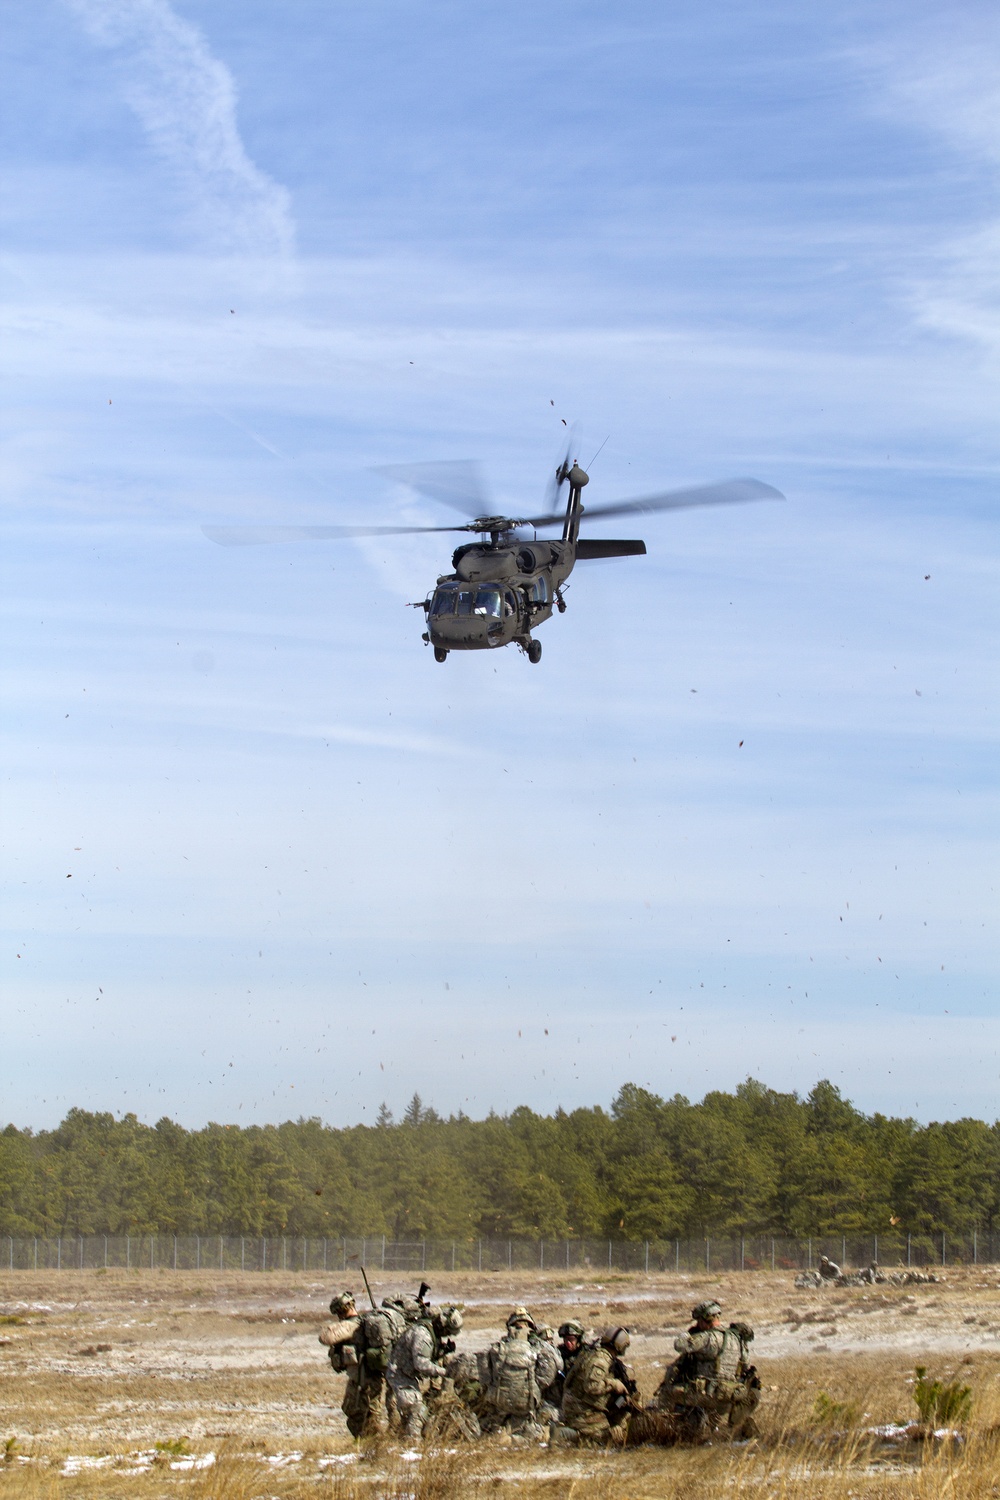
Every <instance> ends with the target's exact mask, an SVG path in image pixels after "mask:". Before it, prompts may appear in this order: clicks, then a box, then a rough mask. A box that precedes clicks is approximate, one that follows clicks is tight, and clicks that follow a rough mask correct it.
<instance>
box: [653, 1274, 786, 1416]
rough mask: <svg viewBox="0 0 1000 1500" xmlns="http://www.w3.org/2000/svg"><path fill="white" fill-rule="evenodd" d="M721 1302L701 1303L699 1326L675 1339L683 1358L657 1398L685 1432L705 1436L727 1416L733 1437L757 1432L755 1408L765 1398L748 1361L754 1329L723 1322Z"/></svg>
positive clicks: (696, 1322) (668, 1374) (695, 1314)
mask: <svg viewBox="0 0 1000 1500" xmlns="http://www.w3.org/2000/svg"><path fill="white" fill-rule="evenodd" d="M721 1314H722V1308H721V1306H720V1305H719V1303H718V1302H699V1304H698V1306H697V1307H695V1308H693V1309H692V1311H691V1316H692V1318H693V1319H694V1326H693V1327H692V1328H690V1329H689V1330H688V1332H687V1333H686V1334H684V1335H683V1336H682V1337H681V1338H679V1339H675V1340H674V1348H675V1349H676V1350H677V1356H678V1357H677V1359H676V1360H675V1361H674V1363H673V1364H672V1365H671V1366H670V1367H669V1369H668V1370H667V1372H666V1374H665V1376H664V1378H663V1384H662V1385H661V1386H660V1388H659V1390H658V1391H657V1393H656V1395H655V1397H654V1398H653V1407H654V1408H655V1409H657V1410H659V1411H661V1412H666V1413H669V1414H671V1415H672V1416H673V1417H674V1418H675V1419H676V1420H677V1423H678V1425H679V1427H680V1435H681V1436H683V1437H687V1438H690V1439H694V1440H695V1441H698V1440H702V1441H704V1440H705V1439H706V1438H708V1437H709V1436H710V1435H711V1433H712V1432H714V1431H715V1430H716V1429H717V1428H718V1426H719V1423H720V1422H721V1420H722V1418H723V1417H725V1418H726V1419H727V1421H728V1425H729V1430H730V1436H731V1437H733V1438H747V1437H755V1436H756V1434H757V1424H756V1423H755V1422H754V1419H753V1412H754V1410H755V1408H756V1406H757V1403H758V1402H759V1400H760V1381H759V1380H758V1378H757V1371H756V1369H755V1368H754V1366H753V1365H752V1364H750V1363H749V1362H748V1359H747V1355H748V1353H749V1349H750V1344H751V1342H752V1340H753V1329H752V1328H751V1327H750V1326H749V1324H747V1323H730V1325H729V1327H728V1328H723V1326H722V1317H721Z"/></svg>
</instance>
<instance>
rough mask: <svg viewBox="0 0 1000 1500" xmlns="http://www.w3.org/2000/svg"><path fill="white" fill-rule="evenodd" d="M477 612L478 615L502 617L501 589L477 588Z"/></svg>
mask: <svg viewBox="0 0 1000 1500" xmlns="http://www.w3.org/2000/svg"><path fill="white" fill-rule="evenodd" d="M475 613H476V614H477V615H489V616H490V617H491V618H492V619H494V620H499V618H500V590H499V589H477V590H476V603H475Z"/></svg>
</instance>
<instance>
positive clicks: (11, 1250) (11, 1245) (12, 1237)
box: [7, 1234, 14, 1271]
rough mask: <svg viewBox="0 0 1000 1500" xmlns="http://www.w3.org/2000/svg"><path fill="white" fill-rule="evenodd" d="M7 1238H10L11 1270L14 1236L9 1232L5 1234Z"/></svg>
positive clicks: (11, 1265) (12, 1265)
mask: <svg viewBox="0 0 1000 1500" xmlns="http://www.w3.org/2000/svg"><path fill="white" fill-rule="evenodd" d="M7 1238H8V1239H9V1240H10V1268H11V1270H12V1271H13V1269H14V1236H13V1235H12V1234H9V1235H8V1236H7Z"/></svg>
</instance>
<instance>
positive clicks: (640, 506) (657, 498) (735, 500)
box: [525, 479, 785, 526]
mask: <svg viewBox="0 0 1000 1500" xmlns="http://www.w3.org/2000/svg"><path fill="white" fill-rule="evenodd" d="M784 498H785V497H784V495H783V494H782V493H781V491H780V490H776V489H775V488H774V486H773V485H770V484H764V483H762V481H761V480H759V479H727V480H724V481H723V482H722V483H721V484H702V485H695V486H692V487H691V488H689V489H683V490H664V491H663V492H662V493H661V494H658V495H640V496H637V498H636V499H635V500H618V501H615V502H613V503H612V504H610V505H594V506H591V505H585V506H584V508H583V519H584V520H585V521H599V520H601V518H602V517H604V516H637V515H648V514H650V513H651V512H653V511H657V510H686V509H688V508H689V507H691V506H694V505H741V504H743V503H744V502H746V501H747V500H784ZM564 519H565V518H564V516H563V514H562V512H561V511H553V512H552V513H551V514H550V515H547V516H528V517H527V518H526V523H525V524H526V525H528V526H551V525H553V524H554V523H555V522H556V521H562V520H564Z"/></svg>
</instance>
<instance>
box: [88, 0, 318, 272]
mask: <svg viewBox="0 0 1000 1500" xmlns="http://www.w3.org/2000/svg"><path fill="white" fill-rule="evenodd" d="M68 4H69V5H70V8H71V9H72V10H73V11H74V12H75V14H76V15H77V16H79V18H80V20H81V21H82V23H83V25H84V27H85V28H86V30H87V31H88V33H89V34H90V36H91V37H93V39H94V40H95V41H96V42H99V43H100V44H101V45H102V46H105V47H109V48H114V49H115V51H117V52H118V53H119V54H120V56H121V58H122V62H123V65H124V76H125V80H126V83H125V97H126V98H127V100H128V103H129V104H130V105H131V106H132V108H133V109H134V110H135V112H136V114H137V115H138V117H139V120H140V121H141V123H142V126H143V128H144V129H145V131H146V134H147V135H148V137H149V139H150V141H151V142H152V144H153V146H154V147H155V149H156V150H157V152H158V153H159V154H160V156H161V157H162V158H163V159H164V161H166V162H167V163H168V164H169V166H170V167H171V168H172V169H173V170H174V171H175V172H176V173H177V174H178V176H179V177H180V179H181V181H182V183H183V184H184V186H185V188H186V190H187V191H188V193H189V195H190V197H191V198H192V200H193V204H194V207H195V210H196V216H197V221H198V224H199V227H200V228H201V230H202V232H203V233H206V234H207V236H208V237H209V239H210V240H211V242H212V243H213V245H214V246H215V247H216V248H217V249H220V250H226V251H240V252H242V253H244V254H251V255H275V254H277V255H291V254H292V252H293V250H294V239H295V228H294V224H293V221H292V215H291V206H290V198H289V194H288V192H287V190H286V189H285V188H283V187H282V186H281V185H280V184H279V183H276V182H274V181H272V179H271V178H270V177H268V176H267V175H266V173H264V172H262V171H261V170H260V168H259V167H257V166H256V165H255V164H254V163H253V162H252V161H251V160H250V157H249V156H248V155H247V153H246V149H245V147H244V145H243V142H242V140H241V139H240V133H239V127H238V125H237V123H236V85H235V83H234V81H233V76H232V74H231V73H230V71H229V69H228V68H227V67H226V65H225V63H222V62H220V61H219V60H218V58H216V57H213V56H212V53H211V52H210V50H209V48H208V44H207V43H206V41H205V38H204V36H203V35H202V33H201V32H200V31H199V30H198V28H197V27H196V26H192V25H191V23H190V22H189V21H185V20H182V19H181V17H180V16H178V15H177V14H176V13H175V11H173V10H172V9H171V7H170V5H169V3H168V0H68Z"/></svg>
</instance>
